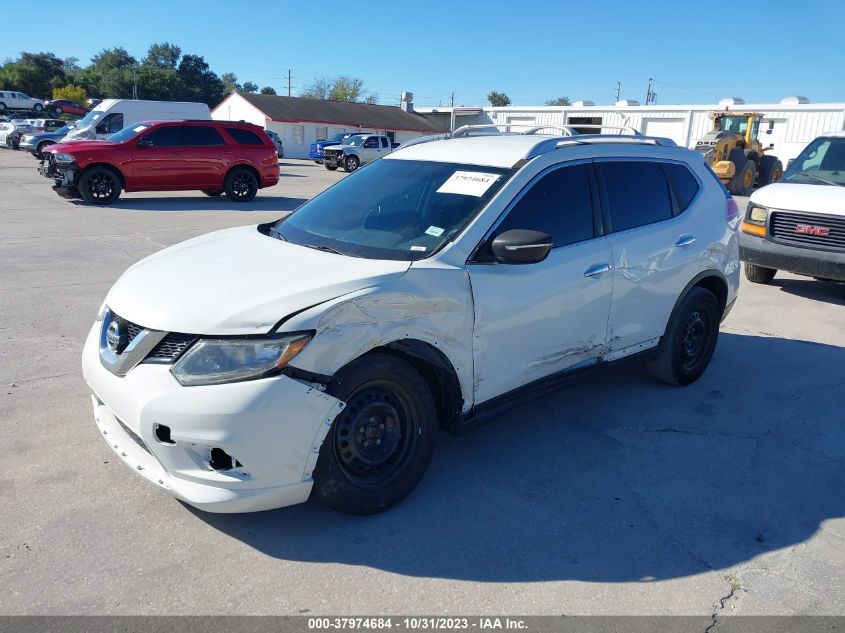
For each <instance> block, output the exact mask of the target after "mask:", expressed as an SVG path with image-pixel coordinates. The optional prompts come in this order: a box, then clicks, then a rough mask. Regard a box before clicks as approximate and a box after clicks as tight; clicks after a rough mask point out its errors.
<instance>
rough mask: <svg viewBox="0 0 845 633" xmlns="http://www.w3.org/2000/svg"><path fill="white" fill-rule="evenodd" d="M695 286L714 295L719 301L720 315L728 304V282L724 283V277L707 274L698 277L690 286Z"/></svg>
mask: <svg viewBox="0 0 845 633" xmlns="http://www.w3.org/2000/svg"><path fill="white" fill-rule="evenodd" d="M695 286H698V287H700V288H704V289H705V290H709V291H710V292H712V293H713V295H714V296H715V297H716V300H717V301H718V302H719V313H720V315H721V314H722V313H724V311H725V307H726V306H727V304H728V284H726V283H725V280H724V279H722V278H721V277H717V276H716V275H708V276H707V277H702V278H701V279H699V280H698V281H697V282H696V283H695V284H694V286H692V287H695ZM684 294H686V293H684Z"/></svg>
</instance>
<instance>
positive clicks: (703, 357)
mask: <svg viewBox="0 0 845 633" xmlns="http://www.w3.org/2000/svg"><path fill="white" fill-rule="evenodd" d="M720 316H721V315H720V314H719V302H718V301H717V300H716V297H715V296H714V295H713V293H712V292H710V291H709V290H705V289H704V288H701V287H698V286H697V287H695V288H693V289H692V290H690V291H689V293H688V294H687V296H686V297H684V299H683V300H682V301H681V303H680V304H679V305H678V307H677V308H676V309H675V311H674V313H673V314H672V317H671V320H670V322H669V325H668V326H667V328H666V333H665V334H664V335H663V340H661V342H660V347H659V348H658V352H657V356H655V357H654V358H653V359H651V360H650V361H648V364H647V367H648V370H649V373H650V374H651V375H652V376H654V377H655V378H657V379H658V380H660V381H662V382H667V383H669V384H672V385H688V384H690V383H693V382H695V381H696V380H698V379H699V378H700V377H701V375H702V374H703V373H704V370H705V369H707V366H708V365H709V364H710V359H711V358H712V357H713V351H714V350H715V349H716V342H717V341H718V339H719V320H720Z"/></svg>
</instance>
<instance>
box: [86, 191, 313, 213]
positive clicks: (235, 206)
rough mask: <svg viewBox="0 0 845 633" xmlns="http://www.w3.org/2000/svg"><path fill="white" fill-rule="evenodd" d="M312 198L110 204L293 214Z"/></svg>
mask: <svg viewBox="0 0 845 633" xmlns="http://www.w3.org/2000/svg"><path fill="white" fill-rule="evenodd" d="M307 200H308V198H287V197H283V196H262V195H260V194H259V195H258V196H256V197H255V198H253V199H252V200H251V201H250V202H232V201H231V200H229V199H228V198H226V196H219V197H216V198H212V197H209V196H204V195H203V196H198V197H187V196H170V197H167V196H155V197H153V196H150V197H143V198H141V197H137V198H134V197H133V198H120V199H118V200H117V202H113V203H111V204H109V205H108V207H107V208H109V209H126V210H127V211H293V210H294V209H296V208H297V207H298V206H299V205H301V204H302V203H303V202H307ZM72 202H73V203H74V204H76V205H78V206H91V207H94V208H96V205H88V204H86V203H85V202H82V201H81V200H73V201H72Z"/></svg>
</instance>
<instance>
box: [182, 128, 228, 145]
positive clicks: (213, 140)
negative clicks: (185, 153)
mask: <svg viewBox="0 0 845 633" xmlns="http://www.w3.org/2000/svg"><path fill="white" fill-rule="evenodd" d="M180 129H181V133H182V145H185V146H187V147H207V146H211V145H225V144H226V141H224V140H223V137H222V136H221V135H220V132H218V131H217V130H216V129H214V128H213V127H207V126H199V125H196V126H194V125H186V126H184V127H182V128H180Z"/></svg>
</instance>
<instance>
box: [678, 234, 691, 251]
mask: <svg viewBox="0 0 845 633" xmlns="http://www.w3.org/2000/svg"><path fill="white" fill-rule="evenodd" d="M693 244H695V235H689V234H687V235H681V237H679V238H678V241H677V242H675V246H678V247H680V248H685V247H687V246H692V245H693Z"/></svg>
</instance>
